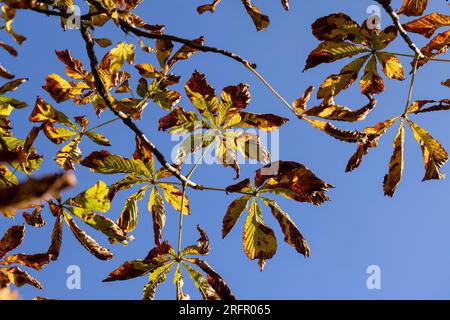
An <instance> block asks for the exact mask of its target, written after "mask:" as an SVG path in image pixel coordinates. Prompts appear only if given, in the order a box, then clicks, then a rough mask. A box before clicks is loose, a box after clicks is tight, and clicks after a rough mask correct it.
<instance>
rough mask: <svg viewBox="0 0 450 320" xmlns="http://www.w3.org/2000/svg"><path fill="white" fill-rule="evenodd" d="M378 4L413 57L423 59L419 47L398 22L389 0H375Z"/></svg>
mask: <svg viewBox="0 0 450 320" xmlns="http://www.w3.org/2000/svg"><path fill="white" fill-rule="evenodd" d="M375 1H376V2H378V3H379V4H380V5H381V6H382V7H383V8H384V10H385V11H386V13H387V14H388V15H389V16H390V17H391V19H392V21H393V22H394V25H395V27H396V28H397V30H398V32H399V33H400V35H401V36H402V38H403V40H405V42H406V43H407V44H408V46H409V47H410V48H411V50H413V51H414V52H415V55H416V56H418V57H419V58H421V59H423V58H425V56H424V55H423V53H422V52H421V51H420V49H419V47H417V45H416V44H415V43H414V42H413V41H412V39H411V38H410V37H409V35H408V33H407V32H406V30H405V29H404V28H403V26H402V23H401V22H400V18H399V16H398V14H397V13H396V12H395V10H394V9H393V8H392V6H391V0H375Z"/></svg>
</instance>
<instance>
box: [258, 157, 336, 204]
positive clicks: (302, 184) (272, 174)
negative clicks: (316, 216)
mask: <svg viewBox="0 0 450 320" xmlns="http://www.w3.org/2000/svg"><path fill="white" fill-rule="evenodd" d="M255 186H256V187H258V188H260V192H269V193H275V194H281V195H282V196H284V197H286V198H288V199H293V200H295V201H299V202H309V203H312V204H314V205H320V204H322V203H324V202H325V201H328V200H329V198H328V196H327V195H326V191H328V189H330V188H333V186H332V185H331V184H329V183H327V182H325V181H323V180H321V179H319V178H318V177H317V176H316V175H315V174H314V173H313V172H312V171H311V170H309V169H308V168H307V167H305V166H304V165H303V164H301V163H298V162H294V161H276V162H272V163H270V164H268V165H266V166H265V167H263V168H261V169H258V170H257V171H256V176H255Z"/></svg>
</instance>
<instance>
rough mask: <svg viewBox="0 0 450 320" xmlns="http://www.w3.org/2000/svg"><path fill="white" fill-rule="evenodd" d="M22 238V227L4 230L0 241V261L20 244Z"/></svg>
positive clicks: (23, 233)
mask: <svg viewBox="0 0 450 320" xmlns="http://www.w3.org/2000/svg"><path fill="white" fill-rule="evenodd" d="M24 236H25V227H24V226H12V227H10V228H9V229H8V230H6V232H5V234H4V235H3V237H2V239H1V240H0V259H2V258H3V257H4V256H5V255H6V254H7V253H8V252H10V251H11V250H14V249H15V248H17V247H18V246H19V245H20V244H21V243H22V241H23V238H24Z"/></svg>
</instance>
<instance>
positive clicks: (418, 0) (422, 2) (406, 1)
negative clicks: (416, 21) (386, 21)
mask: <svg viewBox="0 0 450 320" xmlns="http://www.w3.org/2000/svg"><path fill="white" fill-rule="evenodd" d="M427 5H428V0H403V4H402V7H401V8H400V10H399V11H398V13H399V14H404V15H405V16H409V17H410V16H421V15H422V14H423V13H424V12H425V10H426V8H427Z"/></svg>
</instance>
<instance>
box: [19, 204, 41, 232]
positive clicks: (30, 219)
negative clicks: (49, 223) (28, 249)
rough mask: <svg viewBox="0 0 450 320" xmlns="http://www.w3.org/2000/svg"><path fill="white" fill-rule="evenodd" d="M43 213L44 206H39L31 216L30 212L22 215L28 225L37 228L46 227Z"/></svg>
mask: <svg viewBox="0 0 450 320" xmlns="http://www.w3.org/2000/svg"><path fill="white" fill-rule="evenodd" d="M41 211H42V206H37V207H36V208H35V209H34V210H33V212H32V213H31V214H30V213H28V212H24V213H22V216H23V219H24V220H25V222H26V224H28V225H29V226H32V227H37V228H41V227H43V226H45V221H44V219H43V218H42V215H41Z"/></svg>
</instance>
